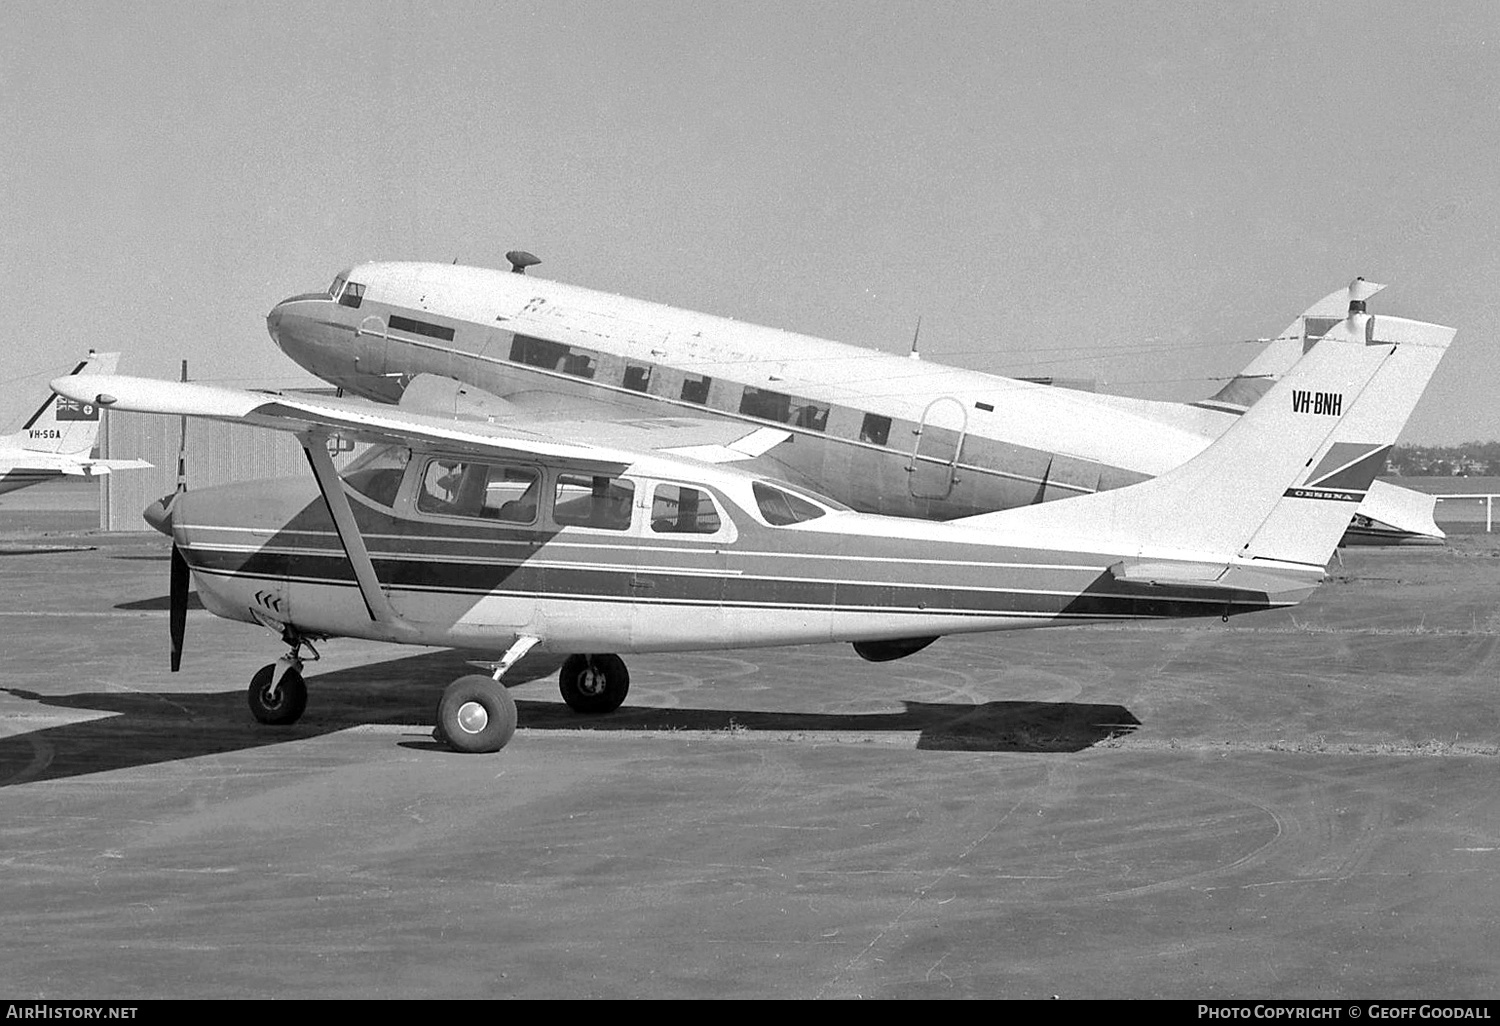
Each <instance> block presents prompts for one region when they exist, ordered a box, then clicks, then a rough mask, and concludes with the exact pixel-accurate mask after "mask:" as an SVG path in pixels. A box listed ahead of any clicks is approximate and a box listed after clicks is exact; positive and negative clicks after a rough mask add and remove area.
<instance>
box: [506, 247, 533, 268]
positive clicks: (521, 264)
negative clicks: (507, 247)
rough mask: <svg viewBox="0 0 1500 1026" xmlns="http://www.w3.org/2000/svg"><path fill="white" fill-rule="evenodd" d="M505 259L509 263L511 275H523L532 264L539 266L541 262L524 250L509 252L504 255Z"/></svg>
mask: <svg viewBox="0 0 1500 1026" xmlns="http://www.w3.org/2000/svg"><path fill="white" fill-rule="evenodd" d="M505 259H507V260H509V261H510V272H511V273H512V274H525V273H526V268H528V267H530V266H531V265H532V264H539V263H541V262H542V261H541V260H540V259H539V258H538V257H534V256H532V255H531V254H530V253H528V252H526V251H525V250H524V249H513V250H511V251H510V252H509V253H507V254H505Z"/></svg>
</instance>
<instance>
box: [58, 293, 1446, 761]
mask: <svg viewBox="0 0 1500 1026" xmlns="http://www.w3.org/2000/svg"><path fill="white" fill-rule="evenodd" d="M1369 322H1370V318H1369V315H1368V314H1365V313H1363V312H1352V313H1350V314H1349V316H1348V317H1347V318H1346V319H1345V320H1344V321H1341V322H1339V323H1338V324H1336V325H1334V326H1332V327H1331V328H1330V329H1329V331H1328V333H1327V334H1326V335H1325V336H1324V338H1323V340H1322V341H1321V342H1320V343H1319V344H1318V345H1317V346H1315V347H1313V348H1312V349H1311V350H1310V351H1309V352H1308V353H1307V354H1306V355H1305V356H1303V357H1302V358H1301V359H1300V360H1299V361H1298V362H1297V364H1296V365H1295V366H1294V367H1293V368H1292V370H1291V371H1290V372H1289V373H1288V374H1286V375H1285V376H1284V377H1283V378H1282V380H1280V381H1278V382H1277V383H1276V384H1275V385H1274V386H1272V388H1271V389H1270V390H1269V392H1268V393H1267V394H1266V395H1265V397H1264V399H1263V400H1262V401H1260V402H1257V403H1255V404H1254V405H1253V406H1252V407H1251V408H1250V409H1249V410H1248V412H1246V413H1245V414H1244V416H1242V417H1241V418H1239V419H1238V420H1237V421H1236V423H1235V424H1234V425H1233V426H1232V427H1230V428H1229V429H1228V430H1227V431H1226V432H1224V434H1223V435H1222V436H1221V437H1220V438H1219V439H1218V440H1217V441H1215V442H1214V444H1213V445H1211V446H1209V447H1208V448H1207V449H1205V450H1204V451H1203V452H1201V453H1199V454H1198V455H1197V456H1196V457H1194V458H1193V459H1191V460H1189V461H1188V462H1187V463H1185V464H1184V465H1183V466H1181V467H1178V468H1176V469H1175V470H1172V471H1169V472H1167V473H1165V474H1163V475H1161V476H1159V477H1155V478H1153V479H1151V480H1148V481H1144V482H1141V483H1139V484H1135V485H1130V486H1127V487H1123V488H1118V489H1114V490H1110V491H1106V492H1100V493H1097V494H1091V495H1084V496H1079V497H1076V498H1071V499H1063V500H1059V501H1056V502H1049V503H1046V504H1042V505H1034V506H1027V507H1024V508H1020V509H1013V510H1005V511H1000V512H993V513H986V514H980V515H976V516H972V517H967V518H960V519H956V520H951V521H946V522H933V521H922V520H913V519H905V518H894V517H888V516H882V515H878V514H868V513H859V512H855V511H853V510H849V509H847V508H844V507H842V506H841V505H840V504H838V503H836V502H833V501H831V500H828V499H826V498H823V497H820V496H819V495H817V494H814V493H812V492H810V491H807V490H804V489H800V488H797V487H792V486H788V485H787V484H785V483H783V482H782V481H780V480H777V479H775V478H771V477H767V476H765V475H763V474H759V473H756V472H753V471H746V470H743V469H741V467H740V466H737V465H736V464H737V462H747V461H737V460H736V459H735V458H734V454H736V453H738V454H740V455H746V454H753V453H754V452H755V451H756V450H757V448H758V446H757V444H756V443H755V442H754V440H753V439H752V440H751V441H750V442H749V443H748V444H741V443H742V442H743V441H744V440H740V441H739V442H737V441H735V440H732V439H731V440H728V442H727V444H726V443H702V442H701V441H700V442H699V444H695V445H688V446H683V445H677V444H668V445H658V446H655V447H653V446H651V445H640V446H639V447H635V446H632V447H630V448H622V447H618V446H615V447H611V446H607V445H602V444H585V443H582V442H577V441H570V440H567V439H559V438H556V437H544V436H543V435H542V434H540V433H538V432H533V431H525V430H522V429H520V428H518V427H516V426H515V425H513V424H505V425H498V424H489V423H486V422H484V421H480V420H466V419H463V418H458V417H438V416H434V415H432V414H426V413H415V412H411V411H409V410H406V409H403V408H401V407H392V406H376V405H369V404H365V403H363V402H361V401H358V400H348V399H335V398H316V397H309V396H292V395H278V394H271V393H254V392H245V391H237V390H230V389H223V388H216V387H210V386H203V385H194V384H179V383H173V382H163V381H152V380H146V379H140V378H129V377H75V378H61V379H58V380H57V381H55V382H54V383H53V387H54V388H56V389H57V390H58V391H59V392H61V393H63V394H64V395H67V396H69V397H70V398H73V399H75V400H77V401H79V402H91V403H97V404H98V405H100V406H105V407H108V408H111V409H122V410H136V411H145V412H152V413H161V414H172V415H187V416H198V417H208V418H212V419H217V420H224V421H231V422H240V423H246V424H251V425H257V426H261V427H265V428H270V429H273V430H279V431H287V432H291V433H292V434H294V435H296V436H297V438H298V439H299V440H300V442H301V444H302V446H303V448H304V450H305V451H306V454H307V458H308V462H309V464H310V466H311V469H312V480H311V481H308V480H306V479H290V480H287V481H282V482H261V483H255V484H242V485H231V486H224V487H219V488H212V489H205V490H202V491H188V492H182V493H178V494H177V495H175V496H170V497H168V499H165V500H163V501H162V503H159V504H157V505H156V506H154V507H153V508H152V509H150V510H148V511H147V519H148V520H149V521H151V522H152V523H153V524H155V525H156V526H158V527H159V528H160V529H162V530H164V531H166V532H168V533H169V534H170V535H171V537H172V540H173V550H172V551H173V568H174V569H173V585H172V599H171V604H172V607H173V621H174V623H173V632H172V633H173V644H174V653H177V652H180V647H181V641H182V616H183V609H184V608H185V605H186V597H187V585H188V575H189V574H191V576H192V578H193V579H194V580H195V581H196V583H197V588H198V593H199V596H200V599H201V600H202V603H203V605H204V606H205V607H206V608H207V609H209V610H210V611H211V612H213V613H215V614H217V615H219V616H223V617H227V618H230V619H236V620H242V621H247V622H254V623H259V624H261V625H263V626H266V627H269V628H271V629H272V630H274V631H276V632H278V633H279V634H280V635H281V638H282V640H283V641H284V642H285V643H286V644H287V645H288V647H289V651H288V652H287V654H286V655H284V656H282V657H281V658H280V659H278V660H276V662H274V663H272V664H270V665H268V666H265V667H263V668H262V669H261V670H260V671H259V672H257V673H256V674H255V676H254V678H253V679H252V681H251V683H250V689H249V701H250V706H251V708H252V711H253V712H254V714H255V716H256V717H257V718H258V719H260V720H261V721H263V722H266V723H290V722H292V721H294V720H295V719H297V717H298V716H299V715H300V714H301V713H302V711H303V709H304V706H305V703H306V700H307V691H306V685H305V683H304V679H303V675H302V672H301V670H302V667H303V662H304V656H303V650H304V649H307V650H308V651H309V653H310V656H309V657H316V650H315V649H313V648H312V645H311V643H312V642H315V641H319V640H321V639H325V638H329V637H334V636H344V637H355V638H369V639H376V640H381V641H394V642H404V643H412V644H422V645H437V646H450V647H455V648H461V649H470V650H476V649H477V650H483V651H486V652H488V653H490V654H491V655H494V654H499V655H500V657H499V659H498V661H496V662H494V663H492V664H490V665H491V666H492V667H493V672H492V673H490V674H489V675H483V674H476V675H471V676H465V677H462V678H460V679H458V680H457V681H454V682H453V683H452V684H451V685H449V686H448V687H447V689H446V690H445V692H444V693H443V696H442V699H441V701H440V703H439V706H438V711H437V729H436V733H437V734H438V735H439V736H441V737H443V738H445V739H446V740H447V742H448V743H449V744H450V745H451V746H452V747H454V748H456V749H459V750H462V751H469V752H486V751H495V750H498V749H499V748H501V747H502V746H503V745H505V743H506V742H507V741H508V740H509V739H510V737H511V735H512V733H513V731H514V730H515V726H516V706H515V703H514V701H513V700H512V699H511V697H510V695H509V693H508V692H507V690H506V688H505V686H504V685H503V684H502V683H501V681H502V677H503V675H504V674H505V672H506V670H507V669H508V668H509V667H510V666H512V665H513V664H514V663H515V662H516V660H517V659H519V658H520V657H521V656H523V655H524V654H526V653H527V652H529V651H532V650H536V651H538V652H543V651H547V652H552V653H554V654H559V655H566V656H567V658H566V661H565V662H564V664H563V667H562V672H561V680H560V683H561V689H562V695H563V698H564V700H565V701H566V702H567V704H568V705H569V706H571V707H572V708H573V709H575V710H577V711H578V712H580V713H593V714H598V713H607V712H610V711H612V710H614V709H615V708H617V707H618V706H619V705H620V703H621V702H622V701H623V700H624V698H625V696H626V692H627V689H628V687H629V675H628V672H627V670H626V667H625V664H624V662H623V661H622V660H621V658H620V653H636V652H670V651H688V650H695V649H726V648H741V647H754V646H772V645H794V644H806V643H814V642H830V641H847V642H852V643H853V645H854V647H855V649H856V651H857V652H858V653H859V654H860V655H861V656H863V657H865V658H867V659H870V660H874V661H883V660H887V659H895V658H900V657H902V656H905V655H909V654H911V653H913V652H916V651H918V650H920V649H922V648H923V647H925V646H926V645H928V644H930V643H932V642H933V641H934V640H936V639H937V638H939V637H941V636H943V635H946V634H960V633H971V632H981V631H997V630H1011V629H1018V628H1026V627H1055V626H1066V625H1077V624H1091V623H1099V622H1102V621H1111V620H1133V619H1150V620H1155V619H1164V618H1173V617H1199V616H1222V617H1224V618H1225V619H1227V618H1228V617H1230V616H1234V615H1237V614H1242V613H1249V612H1253V611H1257V610H1266V609H1274V608H1278V607H1285V606H1291V605H1293V604H1295V603H1297V602H1298V601H1300V600H1302V599H1303V598H1305V597H1306V596H1307V595H1309V594H1310V593H1311V592H1312V591H1313V590H1314V589H1315V588H1316V587H1317V586H1318V584H1319V583H1320V581H1321V580H1322V578H1323V575H1324V570H1325V566H1326V564H1327V561H1328V559H1329V558H1330V557H1331V555H1332V554H1333V552H1334V550H1335V547H1336V546H1337V545H1338V542H1339V538H1340V536H1341V535H1342V534H1343V532H1344V529H1345V527H1346V526H1347V525H1348V523H1349V515H1350V511H1351V510H1352V509H1353V508H1355V507H1357V506H1358V504H1359V502H1360V500H1361V499H1362V498H1363V496H1364V495H1365V493H1366V491H1367V489H1368V488H1369V486H1370V483H1371V481H1372V480H1373V479H1374V477H1375V474H1376V473H1377V471H1378V470H1379V468H1380V467H1381V465H1382V463H1383V461H1384V457H1385V454H1386V452H1387V450H1388V449H1389V447H1390V446H1391V445H1392V444H1393V443H1394V442H1395V440H1396V438H1397V435H1398V434H1399V432H1400V431H1401V428H1402V426H1403V425H1404V424H1405V422H1406V420H1407V417H1408V416H1409V415H1410V413H1411V411H1412V408H1413V407H1414V406H1415V404H1416V402H1417V400H1418V398H1419V396H1420V395H1421V393H1422V390H1423V388H1424V387H1425V385H1426V383H1427V381H1428V379H1429V378H1430V376H1431V374H1432V372H1433V370H1434V369H1435V367H1436V366H1437V364H1438V361H1439V359H1440V358H1441V356H1442V354H1443V352H1444V350H1445V349H1446V348H1447V346H1448V344H1449V343H1450V342H1451V340H1452V338H1453V334H1454V332H1453V330H1452V329H1449V328H1442V327H1439V326H1436V325H1418V324H1410V325H1405V326H1402V327H1401V328H1400V329H1399V331H1398V332H1397V333H1396V334H1397V337H1382V338H1379V339H1375V338H1373V337H1372V335H1371V331H1370V323H1369ZM335 433H336V434H338V435H340V436H342V437H344V438H348V439H354V440H357V441H363V442H369V443H375V444H374V447H373V448H371V449H369V450H367V451H366V452H365V453H364V454H362V455H361V456H360V457H359V458H358V459H356V460H355V461H354V462H352V463H351V464H350V465H348V466H347V467H346V468H345V469H344V471H343V473H342V477H341V476H340V474H339V472H338V471H336V469H335V467H334V465H333V462H332V460H331V458H330V456H329V452H328V448H327V443H328V441H329V439H330V437H331V436H332V435H333V434H335ZM678 441H680V440H678ZM736 446H738V448H737V447H736ZM314 483H315V484H316V489H314V487H313V484H314ZM606 653H607V654H606ZM175 660H176V656H175V654H174V663H175Z"/></svg>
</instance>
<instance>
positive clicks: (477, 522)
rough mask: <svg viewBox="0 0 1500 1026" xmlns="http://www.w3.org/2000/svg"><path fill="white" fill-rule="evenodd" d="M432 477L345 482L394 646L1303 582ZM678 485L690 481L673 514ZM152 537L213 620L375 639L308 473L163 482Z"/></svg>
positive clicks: (631, 482)
mask: <svg viewBox="0 0 1500 1026" xmlns="http://www.w3.org/2000/svg"><path fill="white" fill-rule="evenodd" d="M422 458H423V459H427V458H429V457H422ZM430 468H431V465H430V464H429V465H413V466H412V467H411V468H410V470H409V472H405V473H404V477H403V478H402V480H401V482H400V484H399V485H395V484H393V485H391V486H390V487H388V488H383V489H380V491H381V493H382V494H381V495H380V496H379V498H380V499H382V500H383V501H382V502H376V501H374V500H372V499H371V498H369V497H367V496H364V495H362V494H358V493H357V492H356V491H355V490H351V494H350V500H351V506H352V509H353V512H354V516H355V519H356V520H357V522H358V525H359V532H360V534H361V535H362V537H363V538H364V544H365V545H366V546H367V547H368V550H369V553H370V556H371V559H372V561H373V566H374V569H375V574H376V576H377V577H378V579H379V581H380V587H381V589H382V591H383V592H384V594H385V595H386V596H387V597H388V599H389V602H390V605H391V607H392V609H393V610H394V611H395V612H396V614H398V615H399V616H400V618H401V619H402V620H403V621H404V624H403V630H405V631H406V633H404V634H403V635H402V636H401V638H400V640H403V641H406V642H410V643H419V644H429V645H446V646H453V647H461V648H478V649H487V650H495V649H497V648H504V647H505V646H506V645H508V644H509V643H510V641H511V640H512V639H513V638H515V637H516V636H519V635H527V634H529V635H534V636H536V637H539V638H543V639H545V640H544V642H543V649H544V650H552V651H556V652H563V653H567V652H575V651H612V652H621V653H626V652H646V651H676V650H690V649H703V648H712V647H718V646H720V645H723V644H728V643H730V642H731V641H732V643H733V645H734V646H736V647H753V646H770V645H787V644H804V643H818V642H829V641H853V642H859V641H864V640H881V639H890V638H905V637H910V638H930V637H935V636H938V635H945V634H958V633H971V632H977V631H993V630H1005V629H1015V628H1028V627H1039V626H1061V625H1070V624H1080V623H1093V622H1101V621H1108V620H1125V619H1159V618H1168V617H1173V618H1175V617H1183V616H1229V615H1233V614H1238V613H1244V612H1251V611H1256V610H1262V609H1267V608H1273V607H1279V606H1284V605H1291V604H1294V603H1295V602H1297V601H1300V600H1301V599H1302V598H1303V597H1305V595H1307V594H1308V593H1309V592H1310V591H1311V590H1312V589H1313V588H1315V587H1316V586H1317V584H1318V583H1319V580H1320V579H1321V568H1308V567H1296V566H1288V567H1282V568H1279V569H1278V568H1276V567H1272V568H1271V569H1270V570H1267V569H1266V568H1265V567H1259V566H1258V567H1256V568H1254V570H1253V572H1252V571H1250V570H1244V571H1233V570H1232V571H1231V572H1230V573H1229V574H1228V575H1227V576H1226V577H1225V582H1226V583H1225V585H1224V586H1220V587H1213V588H1190V589H1185V590H1184V589H1175V590H1174V588H1172V587H1170V586H1168V587H1163V586H1157V585H1151V584H1145V583H1140V582H1136V581H1124V580H1119V579H1117V577H1116V575H1115V573H1114V572H1113V571H1112V570H1111V566H1112V565H1114V564H1117V563H1119V561H1120V560H1121V559H1124V558H1127V557H1129V556H1130V555H1131V553H1129V552H1126V551H1124V550H1123V549H1122V551H1120V552H1080V551H1072V550H1067V549H1059V548H1054V547H1050V546H1044V545H1030V544H1025V543H1020V544H1010V543H1008V542H1004V541H1002V540H1001V539H1000V538H997V537H996V536H995V535H994V534H992V533H990V532H984V531H978V530H974V529H969V528H964V527H961V526H956V525H949V524H940V523H928V522H923V521H905V522H901V521H892V520H891V519H890V518H882V517H874V516H869V515H864V514H859V513H855V512H849V511H842V512H841V511H829V510H821V511H819V512H818V513H817V515H816V516H815V518H812V519H809V520H806V521H802V522H797V523H792V524H781V525H776V524H773V523H769V522H767V520H766V510H767V509H768V508H769V509H771V510H772V517H773V518H774V517H776V515H777V514H776V513H775V509H777V508H779V507H766V506H764V505H763V504H762V505H757V504H756V503H757V500H756V499H755V498H754V497H752V496H751V494H750V493H749V491H748V486H745V487H738V486H736V487H735V488H731V489H725V488H720V487H714V486H710V485H705V484H702V483H701V482H693V483H692V484H691V485H688V484H684V483H683V482H681V481H680V480H675V481H674V480H670V479H661V478H655V477H653V476H652V475H651V473H650V472H649V471H647V472H645V473H642V472H638V471H629V470H627V472H626V473H624V474H622V475H619V476H617V477H612V478H611V480H610V490H611V493H612V494H614V495H615V496H616V497H618V496H619V495H620V494H621V490H623V491H624V492H625V493H628V494H627V495H626V498H625V499H624V500H623V501H622V502H619V503H618V504H617V507H616V513H617V514H618V518H617V519H609V518H605V519H598V520H596V521H595V522H593V523H581V522H579V519H580V518H579V517H578V516H575V515H574V514H571V513H565V512H564V510H565V505H566V504H564V503H563V502H562V501H561V499H560V498H554V496H561V495H563V493H564V492H565V491H566V489H567V488H568V487H570V486H569V485H568V484H567V482H566V481H563V480H562V478H563V477H566V475H559V474H558V473H557V472H556V471H553V470H547V469H545V468H542V467H539V466H538V467H534V468H527V469H529V470H533V471H535V474H536V477H537V479H538V480H539V481H540V482H541V483H542V485H543V487H542V488H541V493H542V495H543V496H544V499H543V501H542V502H541V504H540V507H539V508H533V510H532V511H530V512H528V513H527V514H526V515H528V516H530V517H531V520H532V522H531V523H526V524H522V523H514V524H512V523H505V522H500V521H495V520H490V521H485V520H483V519H479V518H476V517H475V516H455V515H449V514H448V513H432V512H423V510H422V505H423V504H424V502H426V501H427V500H426V499H424V498H423V493H422V491H421V489H422V487H423V484H424V482H430V481H432V480H435V475H434V473H433V472H432V470H431V469H430ZM684 488H686V489H689V490H690V491H695V492H696V495H695V496H694V498H693V502H692V504H691V505H692V514H691V515H692V517H694V518H697V519H695V520H694V521H693V522H692V525H691V526H687V527H684V525H687V523H688V522H687V521H686V520H684V519H683V518H684V517H686V516H687V515H688V514H687V513H686V512H685V509H686V503H685V502H684V500H683V498H682V497H683V495H684V492H683V489H684ZM369 490H372V491H373V490H375V489H369ZM596 491H597V489H596ZM663 494H667V495H669V496H671V501H670V502H667V503H665V504H664V503H663V499H662V495H663ZM585 498H586V497H585ZM578 501H580V500H578V499H574V500H572V502H573V503H575V504H576V503H577V502H578ZM498 508H499V507H496V510H497V511H498ZM752 510H754V512H752ZM658 514H663V515H660V516H658ZM507 515H508V514H507ZM710 515H711V516H712V519H711V520H710V519H708V518H709V517H710ZM611 516H614V514H611ZM170 529H171V532H172V534H173V538H174V540H175V542H176V544H177V546H178V548H179V549H180V550H181V552H182V553H183V555H184V557H185V558H186V560H187V562H188V565H189V566H190V567H191V568H192V571H193V575H194V577H195V579H196V581H197V586H198V590H199V594H200V596H201V598H202V601H203V603H204V605H205V607H207V608H208V609H209V610H210V611H212V612H214V613H216V614H218V615H220V616H225V617H229V618H233V619H240V620H246V621H256V620H259V621H261V622H267V621H273V622H277V623H294V624H295V625H296V627H297V629H298V630H299V631H301V632H303V633H305V634H312V635H317V634H328V635H337V636H349V637H362V638H369V639H372V640H393V636H392V635H391V634H390V633H389V632H388V631H387V630H386V629H385V628H384V627H383V626H382V625H381V624H380V623H378V622H376V621H375V620H374V619H372V617H371V616H370V614H369V612H368V610H367V608H366V605H365V604H364V602H363V601H362V600H361V597H360V592H359V588H358V585H357V582H356V580H355V575H354V571H353V569H352V568H351V565H350V561H349V559H348V558H347V556H346V555H345V551H344V549H343V547H342V546H341V544H340V541H339V537H338V534H337V532H336V530H335V526H334V524H333V521H332V520H331V519H330V517H329V513H328V509H327V506H326V504H325V503H324V502H323V501H322V500H321V499H320V498H319V497H318V493H317V489H316V487H315V486H314V484H313V483H312V482H311V481H309V480H306V479H288V480H285V481H278V482H257V483H253V484H249V485H232V486H225V487H221V488H214V489H205V490H200V491H195V492H188V493H185V494H183V495H179V496H177V497H176V499H175V500H174V505H173V508H172V513H171V524H170ZM1236 574H1242V575H1243V576H1240V577H1236Z"/></svg>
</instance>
